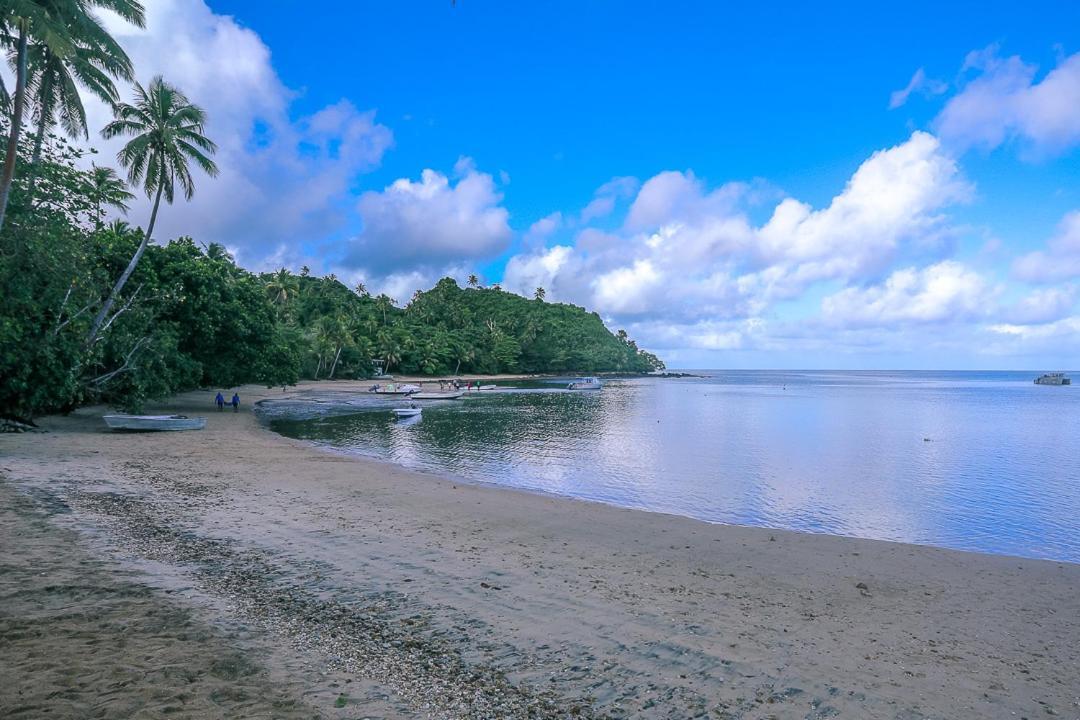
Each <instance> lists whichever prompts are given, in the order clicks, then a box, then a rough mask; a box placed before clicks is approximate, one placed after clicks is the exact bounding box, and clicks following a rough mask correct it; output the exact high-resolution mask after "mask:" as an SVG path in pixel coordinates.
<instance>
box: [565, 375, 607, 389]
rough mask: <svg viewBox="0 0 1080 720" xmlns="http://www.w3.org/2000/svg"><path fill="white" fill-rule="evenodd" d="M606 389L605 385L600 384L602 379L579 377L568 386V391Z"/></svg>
mask: <svg viewBox="0 0 1080 720" xmlns="http://www.w3.org/2000/svg"><path fill="white" fill-rule="evenodd" d="M603 387H604V383H602V382H600V378H597V377H579V378H574V379H573V380H571V381H570V383H569V384H568V385H567V386H566V389H567V390H600V389H601V388H603Z"/></svg>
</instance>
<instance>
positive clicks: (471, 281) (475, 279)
mask: <svg viewBox="0 0 1080 720" xmlns="http://www.w3.org/2000/svg"><path fill="white" fill-rule="evenodd" d="M479 284H480V278H478V277H476V276H475V275H470V276H469V287H476V286H478V285H479Z"/></svg>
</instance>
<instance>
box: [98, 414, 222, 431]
mask: <svg viewBox="0 0 1080 720" xmlns="http://www.w3.org/2000/svg"><path fill="white" fill-rule="evenodd" d="M105 424H106V425H108V426H109V427H110V428H112V429H113V430H141V431H170V430H174V431H175V430H202V429H203V428H204V427H206V418H204V417H188V416H187V415H106V416H105Z"/></svg>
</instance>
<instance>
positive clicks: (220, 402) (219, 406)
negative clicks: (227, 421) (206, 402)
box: [214, 393, 225, 412]
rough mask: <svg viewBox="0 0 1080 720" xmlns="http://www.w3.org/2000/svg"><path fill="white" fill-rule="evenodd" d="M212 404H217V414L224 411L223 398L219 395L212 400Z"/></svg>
mask: <svg viewBox="0 0 1080 720" xmlns="http://www.w3.org/2000/svg"><path fill="white" fill-rule="evenodd" d="M214 402H216V403H217V409H218V412H221V411H222V410H224V409H225V397H224V396H223V395H222V394H221V393H218V394H217V397H216V398H214Z"/></svg>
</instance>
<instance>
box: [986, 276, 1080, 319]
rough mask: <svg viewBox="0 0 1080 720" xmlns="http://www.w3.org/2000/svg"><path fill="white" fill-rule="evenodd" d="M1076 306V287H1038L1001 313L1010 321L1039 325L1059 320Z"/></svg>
mask: <svg viewBox="0 0 1080 720" xmlns="http://www.w3.org/2000/svg"><path fill="white" fill-rule="evenodd" d="M1075 306H1076V287H1075V286H1071V285H1070V286H1067V287H1055V288H1039V289H1038V290H1034V291H1032V292H1031V293H1029V294H1028V295H1025V296H1024V297H1022V298H1020V300H1018V301H1017V302H1016V304H1015V305H1013V306H1012V307H1010V308H1007V309H1006V310H1005V312H1004V313H1002V315H1003V318H1004V319H1005V320H1007V321H1008V322H1010V323H1014V324H1021V325H1039V324H1043V323H1050V322H1055V321H1057V320H1060V319H1062V318H1064V317H1066V316H1067V315H1069V314H1070V313H1071V312H1072V309H1073V307H1075Z"/></svg>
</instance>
